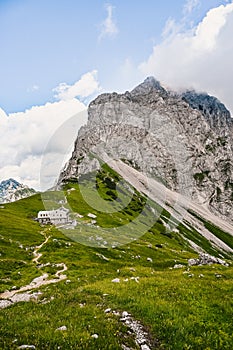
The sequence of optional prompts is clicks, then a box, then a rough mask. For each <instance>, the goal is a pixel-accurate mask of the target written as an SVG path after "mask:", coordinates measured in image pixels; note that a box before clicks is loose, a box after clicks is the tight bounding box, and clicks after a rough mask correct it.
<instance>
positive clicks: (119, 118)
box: [58, 77, 233, 221]
mask: <svg viewBox="0 0 233 350" xmlns="http://www.w3.org/2000/svg"><path fill="white" fill-rule="evenodd" d="M232 155H233V121H232V118H231V116H230V112H229V111H228V110H227V109H226V107H225V106H224V105H223V104H222V103H221V102H219V101H218V100H217V99H216V98H215V97H212V96H209V95H207V94H202V93H201V94H199V93H196V92H195V91H186V92H184V93H182V94H178V93H174V92H171V91H168V90H166V89H165V88H164V87H163V86H162V85H161V84H160V83H159V82H158V81H156V80H155V79H154V78H153V77H150V78H147V79H146V80H145V81H144V82H143V83H142V84H140V85H139V86H137V87H136V88H135V89H133V90H132V91H131V92H128V91H127V92H126V93H124V94H117V93H111V94H106V93H105V94H102V95H100V96H98V97H97V98H96V99H95V100H94V101H92V102H91V103H90V105H89V109H88V122H87V125H86V126H84V127H82V128H81V129H80V130H79V133H78V137H77V140H76V142H75V146H74V151H73V154H72V157H71V159H70V161H69V162H68V164H67V165H66V167H65V168H64V170H63V171H62V173H61V175H60V179H59V182H58V183H59V184H61V183H63V182H64V181H66V180H68V179H70V178H77V177H78V176H79V175H80V174H85V173H88V172H89V171H93V170H96V169H98V168H99V167H100V163H101V159H102V160H104V161H106V160H108V161H109V160H110V159H121V160H123V161H124V162H126V163H127V164H128V165H130V166H132V167H134V168H136V169H137V170H139V171H140V172H143V173H145V174H146V175H148V176H150V177H154V178H156V179H159V180H160V181H161V182H163V183H165V184H166V186H167V187H168V188H169V189H172V190H174V191H177V192H179V193H182V194H183V195H185V196H187V197H192V199H193V200H195V201H196V202H197V203H200V204H205V205H207V206H208V207H209V208H210V210H212V211H213V212H214V213H216V214H217V215H220V216H222V217H223V218H226V219H228V220H229V221H232V220H233V210H232V200H233V163H232Z"/></svg>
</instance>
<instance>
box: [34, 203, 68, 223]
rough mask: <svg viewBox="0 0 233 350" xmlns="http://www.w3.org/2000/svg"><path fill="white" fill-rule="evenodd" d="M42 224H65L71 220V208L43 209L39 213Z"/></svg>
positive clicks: (38, 218)
mask: <svg viewBox="0 0 233 350" xmlns="http://www.w3.org/2000/svg"><path fill="white" fill-rule="evenodd" d="M37 221H39V223H40V224H54V225H65V224H68V223H69V221H70V217H69V209H66V208H64V207H61V208H59V209H53V210H41V211H39V213H38V215H37Z"/></svg>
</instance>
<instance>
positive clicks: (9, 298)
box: [0, 228, 67, 309]
mask: <svg viewBox="0 0 233 350" xmlns="http://www.w3.org/2000/svg"><path fill="white" fill-rule="evenodd" d="M49 230H50V228H49V229H45V230H44V231H42V232H41V234H42V235H43V236H44V237H45V240H44V242H42V243H41V244H40V245H39V246H36V247H35V249H34V251H33V255H34V258H33V260H32V262H33V263H35V264H36V267H37V268H38V269H39V266H38V264H39V262H38V261H39V259H40V258H41V257H42V255H43V254H42V253H39V250H40V249H41V248H42V247H43V246H44V245H46V244H47V242H48V240H49V239H50V237H51V236H47V234H46V232H47V231H49ZM49 265H50V263H49ZM54 266H56V267H58V268H60V269H59V270H58V271H57V272H56V273H55V278H53V279H48V277H49V275H48V274H47V273H43V274H42V275H41V276H39V277H36V278H34V279H33V280H32V281H31V282H30V283H29V284H28V285H26V286H22V287H21V288H19V289H18V290H11V291H6V292H4V293H2V294H0V309H3V308H6V307H8V306H10V305H13V304H15V303H17V302H20V301H30V300H37V299H38V296H39V295H41V294H42V293H41V292H39V291H37V292H34V293H32V291H33V290H34V289H38V288H40V287H42V286H45V285H48V284H52V283H58V282H60V281H62V280H65V279H66V278H67V276H66V275H65V274H64V272H65V271H67V266H66V265H65V264H64V263H60V264H54Z"/></svg>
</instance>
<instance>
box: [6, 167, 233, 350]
mask: <svg viewBox="0 0 233 350" xmlns="http://www.w3.org/2000/svg"><path fill="white" fill-rule="evenodd" d="M89 180H90V179H89V178H88V177H87V176H86V177H83V178H82V179H81V180H80V181H79V182H77V181H75V180H73V181H72V180H71V181H70V182H68V183H66V184H65V185H64V188H63V191H64V194H65V196H66V198H67V203H66V204H64V205H65V206H67V207H69V208H70V209H72V219H76V220H77V222H78V224H77V226H76V227H75V229H69V228H68V229H67V228H62V229H58V228H56V227H54V226H46V227H42V226H40V224H39V223H38V222H36V221H35V220H34V218H35V217H36V215H37V212H38V211H39V210H43V208H44V205H45V206H46V208H48V207H49V208H52V207H54V208H55V207H59V206H60V204H59V202H60V200H61V198H63V194H61V193H59V192H58V191H54V192H47V193H45V194H43V195H42V197H41V195H40V194H36V195H34V196H32V197H29V198H27V199H23V200H20V201H17V202H14V203H11V204H6V205H4V206H3V207H1V208H0V265H1V269H0V293H3V292H4V291H6V290H9V291H10V290H14V289H16V290H17V289H19V288H20V287H22V286H25V285H27V284H29V283H30V282H31V281H32V280H33V279H34V278H35V277H38V276H40V275H41V274H42V273H48V275H49V278H55V274H56V272H57V270H58V268H57V267H56V265H55V264H60V263H64V264H65V265H66V266H67V268H68V269H67V271H65V274H66V275H67V279H64V280H63V281H59V282H58V283H54V284H49V285H46V286H41V287H40V288H39V291H40V292H41V294H40V295H39V298H38V300H37V301H30V302H19V303H15V304H14V305H11V306H10V307H8V308H4V309H1V310H0V325H1V326H0V332H1V335H0V349H2V350H5V349H6V350H9V349H18V348H19V346H20V345H23V344H28V345H30V344H31V345H34V346H35V348H36V349H39V350H44V349H45V350H47V349H51V350H54V349H63V350H70V349H75V350H76V349H88V350H89V349H90V350H91V349H93V350H94V349H95V350H96V349H101V350H104V349H105V350H109V349H112V350H117V349H122V345H125V346H126V347H128V348H130V349H140V347H139V346H138V345H136V344H135V340H134V338H135V336H134V334H133V333H132V332H130V333H129V329H128V328H127V327H126V325H125V324H124V323H123V322H122V321H121V320H120V317H119V316H117V315H116V314H115V313H113V312H111V311H110V312H108V313H106V312H105V310H106V309H111V310H112V311H113V310H114V311H116V312H119V313H122V312H123V311H127V312H128V313H130V314H131V315H132V317H133V318H134V319H135V320H138V321H140V323H141V324H142V325H143V326H144V329H145V331H146V332H147V334H148V337H149V338H150V346H151V349H164V350H166V349H169V350H184V349H186V350H188V349H190V350H191V349H196V350H201V349H203V350H204V349H205V350H210V349H211V350H212V349H216V350H217V349H218V350H222V349H224V350H225V349H226V350H227V349H229V350H232V346H233V322H232V315H233V299H232V295H233V283H232V282H233V267H232V265H231V258H232V257H231V256H229V255H227V254H224V255H223V257H224V259H226V260H227V262H228V263H229V267H225V266H221V265H214V264H213V265H210V266H195V267H188V259H190V258H197V257H198V254H197V253H196V252H195V251H193V250H192V248H191V247H190V246H189V245H188V243H187V240H186V239H185V238H188V239H192V240H193V241H194V242H195V243H196V244H198V245H199V246H200V247H202V248H203V249H204V250H205V251H206V252H208V253H209V254H212V255H215V256H220V254H222V253H221V252H219V251H218V250H217V249H216V248H214V247H212V246H211V244H210V242H208V241H207V240H206V239H205V238H203V237H202V236H201V235H200V234H199V233H198V232H197V231H196V230H195V228H192V227H189V228H188V226H187V225H184V224H182V223H180V224H179V225H178V226H177V227H176V229H175V230H169V231H168V230H166V228H165V226H166V224H169V222H170V220H171V219H172V218H171V217H170V214H169V213H168V212H167V211H166V210H164V209H163V208H161V207H159V206H158V205H157V204H156V203H154V202H152V201H150V200H149V199H147V198H146V197H145V196H143V194H140V193H138V192H137V191H135V190H133V189H132V188H130V187H129V185H127V184H125V183H122V182H121V180H122V179H121V178H120V177H119V176H118V175H117V174H116V173H114V172H113V171H112V170H111V169H110V168H108V167H106V166H104V167H103V168H102V171H101V172H99V174H98V176H97V179H96V183H95V188H93V182H92V181H89ZM119 181H120V185H119V186H118V187H116V183H118V182H119ZM84 192H85V198H83V193H84ZM96 193H98V195H99V196H96ZM98 201H99V202H98ZM91 203H94V204H95V205H94V208H93V206H91ZM125 203H126V205H125ZM113 209H114V210H113ZM77 213H78V214H80V215H81V216H82V217H78V216H77ZM89 213H92V214H94V215H96V219H95V222H94V223H93V221H92V220H93V219H91V218H90V217H89V216H88V214H89ZM156 215H157V216H158V218H157V219H156V220H154V216H156ZM172 220H173V221H174V219H172ZM201 220H203V219H201ZM203 222H204V221H203ZM129 224H131V225H129ZM204 224H205V226H206V227H207V228H208V229H209V230H211V232H213V233H214V234H216V236H217V237H219V238H221V239H223V240H224V241H226V242H228V243H229V244H231V245H232V239H231V237H230V236H229V235H228V234H227V233H225V232H222V231H221V230H220V229H218V228H216V227H214V226H213V225H211V223H208V222H204ZM114 228H115V229H116V233H115V234H114ZM42 232H46V233H47V234H48V235H49V236H50V238H49V240H48V242H47V243H46V244H45V245H44V246H43V247H42V248H41V249H40V251H39V252H40V253H42V256H41V258H40V259H39V263H40V264H43V265H42V267H38V266H36V264H35V263H33V261H32V259H33V257H34V256H33V251H34V249H35V247H36V246H38V245H40V244H41V243H42V242H43V241H44V239H45V237H44V236H43V235H42V234H41V233H42ZM105 241H106V242H107V243H109V244H107V243H106V242H105ZM119 243H120V244H119ZM48 263H49V264H48ZM46 264H47V265H46ZM175 264H182V265H183V267H181V268H177V269H174V268H173V267H174V265H175ZM114 279H118V281H119V282H116V283H114V282H112V280H114ZM34 291H35V290H34ZM61 326H66V330H64V331H59V330H57V328H59V327H61ZM94 334H97V335H98V338H97V337H92V335H94Z"/></svg>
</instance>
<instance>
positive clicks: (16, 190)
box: [0, 178, 36, 203]
mask: <svg viewBox="0 0 233 350" xmlns="http://www.w3.org/2000/svg"><path fill="white" fill-rule="evenodd" d="M35 193H36V191H35V190H34V189H33V188H29V187H28V186H26V185H23V184H20V183H19V182H18V181H16V180H14V179H11V178H10V179H8V180H4V181H2V182H0V203H9V202H15V201H17V200H19V199H22V198H26V197H29V196H32V195H33V194H35Z"/></svg>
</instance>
